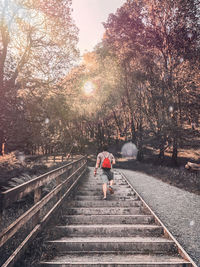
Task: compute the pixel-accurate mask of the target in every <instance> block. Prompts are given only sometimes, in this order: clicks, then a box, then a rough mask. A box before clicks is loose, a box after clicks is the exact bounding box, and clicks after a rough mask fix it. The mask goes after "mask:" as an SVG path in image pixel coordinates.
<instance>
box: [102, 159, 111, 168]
mask: <svg viewBox="0 0 200 267" xmlns="http://www.w3.org/2000/svg"><path fill="white" fill-rule="evenodd" d="M101 167H102V169H111V162H110V160H109V158H108V157H105V158H104V160H103V162H102V165H101Z"/></svg>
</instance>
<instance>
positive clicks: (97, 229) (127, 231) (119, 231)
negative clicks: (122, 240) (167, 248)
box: [50, 224, 163, 239]
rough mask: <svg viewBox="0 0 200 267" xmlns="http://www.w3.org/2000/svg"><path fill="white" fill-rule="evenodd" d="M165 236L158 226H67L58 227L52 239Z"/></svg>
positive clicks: (52, 233) (51, 234)
mask: <svg viewBox="0 0 200 267" xmlns="http://www.w3.org/2000/svg"><path fill="white" fill-rule="evenodd" d="M161 235H163V228H162V227H161V226H157V225H141V224H139V225H138V224H137V225H136V224H135V225H132V224H124V225H122V224H112V225H100V224H93V225H67V226H56V227H54V228H53V229H52V230H51V232H50V236H51V237H52V238H57V239H58V238H61V237H64V236H68V237H69V236H70V237H75V236H77V237H78V236H79V237H84V236H86V237H87V236H91V237H92V236H101V237H102V236H107V237H121V236H123V237H135V236H140V237H141V236H143V237H144V236H146V237H149V236H151V237H152V236H154V237H156V236H157V237H158V236H161Z"/></svg>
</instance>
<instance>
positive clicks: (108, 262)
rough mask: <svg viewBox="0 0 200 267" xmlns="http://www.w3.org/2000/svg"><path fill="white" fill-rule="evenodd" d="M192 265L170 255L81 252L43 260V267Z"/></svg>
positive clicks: (172, 266) (171, 266)
mask: <svg viewBox="0 0 200 267" xmlns="http://www.w3.org/2000/svg"><path fill="white" fill-rule="evenodd" d="M45 266H48V267H71V266H73V267H80V266H81V267H88V266H90V267H104V266H109V267H116V266H118V267H125V266H135V267H190V265H189V263H188V262H187V261H186V260H183V259H182V258H180V257H178V256H176V255H175V256H173V255H172V256H170V255H135V254H114V253H105V254H102V253H94V254H92V253H87V254H85V253H79V254H68V255H65V256H58V257H55V258H54V259H52V260H49V261H43V262H41V267H45Z"/></svg>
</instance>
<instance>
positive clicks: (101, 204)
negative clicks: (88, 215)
mask: <svg viewBox="0 0 200 267" xmlns="http://www.w3.org/2000/svg"><path fill="white" fill-rule="evenodd" d="M67 205H68V207H140V206H141V201H138V200H137V201H136V200H135V201H132V200H127V201H113V200H110V201H103V200H101V201H98V200H97V201H80V200H77V201H71V202H69V203H67Z"/></svg>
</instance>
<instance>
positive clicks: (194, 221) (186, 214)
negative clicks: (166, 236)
mask: <svg viewBox="0 0 200 267" xmlns="http://www.w3.org/2000/svg"><path fill="white" fill-rule="evenodd" d="M117 170H119V171H120V172H122V173H123V174H124V175H125V176H126V177H127V179H128V180H129V182H130V183H131V184H132V185H133V187H134V188H135V189H136V191H137V192H138V193H139V194H140V195H141V196H142V197H143V198H144V200H145V201H146V203H147V204H148V205H149V206H150V207H151V208H152V210H153V211H154V212H155V213H156V215H157V216H158V217H159V218H160V220H161V221H162V222H163V223H164V224H165V226H166V227H167V229H168V230H169V231H170V232H171V233H172V234H173V236H174V237H175V238H176V240H177V241H178V242H179V243H180V244H181V246H182V247H183V248H184V249H185V250H186V251H187V253H188V254H189V255H190V257H191V258H192V259H193V261H194V262H195V263H196V264H197V265H198V266H200V196H199V195H195V194H193V193H189V192H186V191H184V190H181V189H179V188H177V187H174V186H171V185H168V184H166V183H164V182H162V181H159V180H157V179H155V178H153V177H151V176H148V175H146V174H143V173H139V172H135V171H129V170H124V169H123V170H122V169H117Z"/></svg>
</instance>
